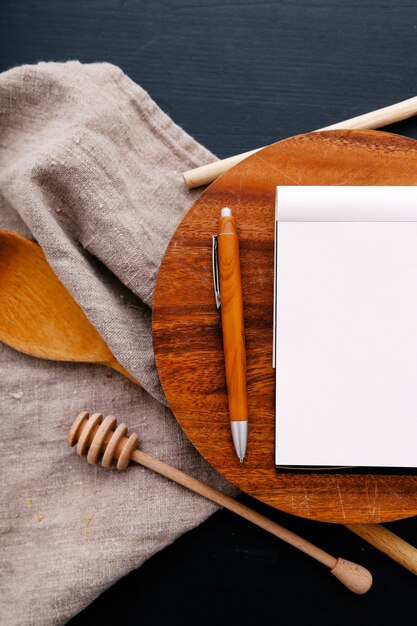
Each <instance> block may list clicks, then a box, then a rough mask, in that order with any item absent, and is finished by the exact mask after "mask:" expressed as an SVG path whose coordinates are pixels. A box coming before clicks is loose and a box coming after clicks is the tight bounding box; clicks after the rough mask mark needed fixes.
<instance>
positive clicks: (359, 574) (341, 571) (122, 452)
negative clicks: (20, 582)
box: [67, 411, 372, 594]
mask: <svg viewBox="0 0 417 626" xmlns="http://www.w3.org/2000/svg"><path fill="white" fill-rule="evenodd" d="M116 424H117V420H116V418H115V417H113V416H112V415H108V416H107V417H105V418H104V419H103V415H102V414H101V413H94V414H93V415H91V417H89V413H88V412H87V411H83V412H82V413H80V414H79V415H78V417H77V418H76V419H75V421H74V423H73V425H72V427H71V430H70V432H69V434H68V438H67V441H68V445H69V446H75V445H76V450H77V452H78V454H79V455H80V456H84V455H85V454H86V455H87V461H88V463H90V464H92V465H95V464H98V463H99V462H100V457H101V465H102V466H103V467H111V465H112V463H113V461H114V460H115V461H117V469H120V470H124V469H126V468H127V466H128V465H129V461H130V460H133V461H135V463H138V464H139V465H143V466H144V467H147V468H148V469H151V470H153V471H154V472H156V473H158V474H161V476H165V478H169V479H170V480H172V481H174V482H176V483H178V484H179V485H182V486H183V487H186V488H187V489H190V490H191V491H194V492H195V493H198V494H199V495H201V496H203V497H205V498H207V499H208V500H211V501H212V502H215V503H216V504H219V505H220V506H222V507H224V508H226V509H229V511H233V513H236V514H237V515H240V516H241V517H243V518H245V519H247V520H248V521H250V522H253V523H254V524H256V525H257V526H260V527H261V528H263V529H264V530H266V531H267V532H269V533H271V534H272V535H275V537H278V538H279V539H282V540H283V541H285V542H286V543H289V544H290V545H292V546H293V547H294V548H297V549H298V550H301V551H302V552H305V554H308V555H309V556H311V557H312V558H313V559H316V561H319V562H320V563H322V564H323V565H325V566H326V567H328V568H329V569H330V571H331V573H332V574H333V575H334V576H336V578H338V579H339V580H340V582H342V583H343V584H344V585H345V586H346V587H347V588H348V589H350V591H353V592H354V593H358V594H363V593H366V592H367V591H368V590H369V589H370V587H371V585H372V575H371V573H370V572H369V571H368V570H367V569H365V568H364V567H362V566H361V565H357V564H356V563H352V562H351V561H346V560H345V559H342V558H336V557H334V556H331V555H330V554H328V553H327V552H324V550H322V549H321V548H318V547H317V546H315V545H313V544H312V543H310V542H309V541H307V540H305V539H302V538H301V537H299V536H298V535H296V534H294V533H293V532H291V531H290V530H287V529H286V528H284V527H283V526H280V525H279V524H276V523H275V522H273V521H272V520H270V519H268V518H267V517H264V516H263V515H261V514H260V513H257V512H256V511H254V510H252V509H250V508H249V507H247V506H245V505H243V504H241V503H240V502H237V501H236V500H234V499H233V498H230V497H229V496H226V495H224V494H223V493H221V492H220V491H217V490H216V489H213V487H209V486H208V485H205V484H204V483H202V482H200V481H199V480H197V479H196V478H193V477H192V476H189V475H188V474H185V473H184V472H182V471H180V470H178V469H176V468H175V467H172V466H171V465H168V464H167V463H164V462H162V461H160V460H158V459H156V458H155V457H153V456H151V455H150V454H147V453H146V452H142V451H141V450H139V449H138V448H137V443H138V436H137V435H136V434H131V435H130V436H129V437H128V436H127V426H126V425H125V424H119V426H117V427H116Z"/></svg>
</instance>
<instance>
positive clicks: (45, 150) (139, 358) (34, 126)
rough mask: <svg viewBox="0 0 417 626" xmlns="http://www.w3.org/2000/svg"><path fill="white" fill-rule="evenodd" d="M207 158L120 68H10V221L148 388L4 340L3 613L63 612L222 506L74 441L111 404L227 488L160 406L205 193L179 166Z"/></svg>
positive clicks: (4, 83)
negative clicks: (183, 233)
mask: <svg viewBox="0 0 417 626" xmlns="http://www.w3.org/2000/svg"><path fill="white" fill-rule="evenodd" d="M212 160H214V157H213V155H212V154H210V153H209V152H208V151H207V150H205V149H204V148H203V147H202V146H200V145H199V144H197V143H196V142H195V141H194V140H193V139H192V138H191V137H189V136H188V135H187V134H186V133H185V132H184V131H183V130H182V129H181V128H179V127H178V126H176V125H175V124H174V123H173V122H172V120H171V119H169V118H168V117H167V116H166V115H165V114H164V113H163V112H162V111H161V110H160V109H159V108H158V107H157V105H156V104H155V103H154V102H153V101H152V100H151V98H150V97H149V96H148V95H147V93H145V92H144V91H143V90H142V89H141V88H140V87H139V86H138V85H136V84H134V83H133V82H132V81H131V80H130V79H129V78H128V77H127V76H125V75H124V74H123V72H122V71H121V70H120V69H118V68H116V67H114V66H112V65H109V64H104V63H103V64H102V63H100V64H91V65H82V64H80V63H78V62H69V63H62V64H58V63H57V64H55V63H40V64H38V65H36V66H24V67H20V68H15V69H12V70H9V71H7V72H5V73H3V74H2V75H0V202H1V204H0V228H3V229H9V230H14V231H17V232H20V233H22V234H24V235H27V236H30V237H32V238H33V239H35V240H36V241H38V242H39V244H40V245H41V246H42V248H43V250H44V251H45V253H46V255H47V258H48V260H49V263H50V264H51V266H52V267H53V269H54V270H55V272H56V274H57V275H58V277H59V278H60V279H61V281H62V282H63V283H64V284H65V285H66V287H67V288H68V289H69V291H70V292H71V293H72V295H73V296H74V298H75V299H76V300H77V302H78V303H79V304H80V305H81V307H82V308H83V309H84V311H85V313H86V315H87V317H88V318H89V319H90V320H91V322H92V323H93V324H94V326H95V327H96V328H97V329H98V331H99V332H100V334H101V335H102V336H103V337H104V339H105V340H106V342H107V343H108V345H109V346H110V349H111V350H112V352H113V353H114V354H115V356H116V357H117V359H118V360H119V361H120V362H121V363H122V364H123V365H124V366H125V367H126V368H127V369H128V370H129V371H130V372H131V373H132V374H133V375H134V376H135V377H136V378H137V379H138V380H140V381H141V382H142V383H143V385H144V388H145V391H144V390H142V389H140V388H138V387H137V386H135V385H134V384H133V383H131V382H130V381H129V380H127V379H124V378H123V377H122V376H121V375H119V374H117V373H114V372H112V371H110V370H106V369H105V368H103V367H100V366H91V365H81V364H69V363H55V362H48V361H42V360H39V359H35V358H31V357H28V356H25V355H23V354H20V353H18V352H15V351H13V350H12V349H10V348H8V347H7V346H4V345H0V373H1V379H0V401H1V405H0V407H1V408H0V411H1V421H0V445H1V450H0V459H1V461H0V462H1V510H0V518H1V546H0V558H1V561H2V564H1V566H0V593H1V605H0V615H1V617H0V620H1V623H2V624H7V625H8V626H11V625H13V624H62V623H64V622H66V621H67V620H68V619H69V618H70V617H71V616H72V615H74V614H75V613H77V612H79V611H80V610H81V609H82V608H83V607H85V606H86V605H87V604H89V603H90V602H91V601H92V600H93V599H94V598H95V597H96V596H97V595H98V594H99V593H100V592H102V591H103V590H104V589H106V588H107V587H108V586H110V585H111V584H112V583H114V582H115V581H116V580H117V579H118V578H120V577H121V576H123V575H125V574H127V573H128V572H129V571H130V570H132V569H133V568H136V567H138V566H139V565H140V564H141V563H143V561H144V560H145V559H147V558H149V557H150V556H151V555H152V554H154V553H155V552H156V551H158V550H160V549H161V548H163V547H164V546H166V545H167V544H169V543H170V542H172V541H173V540H174V539H175V538H176V537H178V536H179V535H180V534H181V533H184V532H185V531H186V530H188V529H190V528H192V527H194V526H196V525H197V524H199V523H200V522H202V521H203V520H204V519H205V518H206V517H207V516H208V515H209V514H210V513H212V512H213V511H214V510H215V508H216V507H215V506H214V505H212V504H211V503H209V502H208V501H206V500H205V499H203V498H201V497H199V496H196V495H194V494H192V493H191V492H188V491H186V490H185V489H183V488H181V487H179V486H177V485H175V484H173V483H170V482H169V481H167V480H165V479H163V478H161V477H159V476H158V475H156V474H153V473H152V472H150V471H149V470H146V469H144V468H140V467H139V466H135V467H132V468H131V469H130V470H128V471H127V472H125V473H119V472H117V470H112V471H109V470H103V469H101V468H96V467H94V468H93V467H91V466H89V465H88V464H87V463H86V461H85V460H82V459H80V458H79V457H78V456H77V455H76V454H75V453H74V451H73V450H71V449H69V448H68V447H67V445H66V435H67V431H68V428H69V426H70V424H71V423H72V421H73V419H74V418H75V416H76V415H77V414H78V412H79V411H80V410H83V409H87V410H90V411H100V412H103V413H104V414H110V413H111V414H114V415H115V416H116V417H117V418H118V420H120V421H124V422H125V423H127V424H128V425H129V428H130V430H131V431H134V432H137V433H138V434H139V438H140V445H141V448H142V449H143V450H146V451H147V452H150V453H151V454H154V455H155V456H157V457H158V458H160V459H162V460H164V461H166V462H167V463H170V464H173V465H175V466H176V467H179V468H180V469H182V470H184V471H186V472H188V473H190V474H192V475H194V476H196V477H198V478H200V479H201V480H203V481H205V482H207V483H209V484H211V485H213V486H214V487H217V488H218V489H222V490H223V491H226V492H228V493H233V488H232V487H231V486H230V485H228V484H227V483H226V482H225V481H224V480H223V479H222V478H221V477H220V476H219V475H218V474H217V473H216V472H215V471H214V470H213V469H212V468H211V467H210V466H209V465H208V464H207V463H206V462H205V461H204V460H203V459H202V458H201V457H200V456H199V455H198V454H197V452H196V451H195V450H194V449H193V448H192V446H191V445H190V444H189V443H188V441H187V439H186V437H185V436H184V435H183V433H182V431H181V430H180V428H179V426H178V425H177V423H176V421H175V419H174V417H173V415H172V413H171V412H170V410H169V408H168V407H167V406H166V401H165V399H164V396H163V393H162V390H161V387H160V384H159V381H158V375H157V372H156V368H155V362H154V358H153V351H152V337H151V306H152V294H153V289H154V285H155V280H156V277H157V273H158V268H159V265H160V262H161V259H162V256H163V253H164V250H165V248H166V246H167V244H168V242H169V239H170V237H171V236H172V234H173V232H174V230H175V227H176V225H177V224H178V222H179V220H180V219H181V217H182V215H183V214H184V213H185V211H186V210H187V209H188V208H189V207H190V206H191V204H192V203H193V202H194V200H195V199H196V194H195V192H194V193H191V192H189V191H187V190H186V187H185V184H184V182H183V179H182V176H181V172H182V171H184V170H186V169H190V168H192V167H195V166H197V165H200V164H202V163H204V162H208V161H212ZM4 314H5V313H4V311H2V309H1V298H0V315H4ZM138 611H140V609H138ZM138 618H139V614H138Z"/></svg>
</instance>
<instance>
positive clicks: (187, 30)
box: [0, 0, 417, 626]
mask: <svg viewBox="0 0 417 626" xmlns="http://www.w3.org/2000/svg"><path fill="white" fill-rule="evenodd" d="M0 23H1V26H2V34H1V38H0V70H4V69H7V68H9V67H12V66H14V65H19V64H22V63H34V62H36V61H39V60H67V59H79V60H80V61H83V62H91V61H102V60H103V61H109V62H112V63H115V64H116V65H119V66H120V67H121V68H122V69H123V70H124V71H125V72H126V73H127V74H128V75H129V76H130V77H131V78H132V79H133V80H135V81H136V82H138V83H139V84H140V85H141V86H142V87H144V88H145V89H147V90H148V91H149V93H150V94H151V96H152V97H153V98H154V99H155V100H156V102H157V103H158V104H159V105H160V106H161V107H162V108H163V109H164V110H165V111H166V112H167V113H168V114H169V115H171V116H172V117H173V119H174V120H175V121H176V122H177V123H179V124H180V125H181V126H182V127H183V128H185V129H186V130H187V131H188V132H189V133H191V134H192V135H193V136H194V137H195V138H196V139H198V140H199V141H200V142H202V143H203V144H205V145H206V146H207V147H208V148H210V149H211V150H212V151H213V152H215V153H216V154H217V155H218V156H221V157H222V156H223V157H225V156H230V155H232V154H236V153H239V152H243V151H245V150H249V149H251V148H255V147H258V146H262V145H266V144H269V143H271V142H273V141H276V140H278V139H281V138H284V137H288V136H290V135H294V134H298V133H301V132H306V131H309V130H312V129H315V128H320V127H322V126H325V125H327V124H331V123H333V122H337V121H340V120H343V119H346V118H349V117H352V116H354V115H358V114H360V113H364V112H366V111H369V110H372V109H376V108H379V107H382V106H385V105H388V104H391V103H393V102H396V101H399V100H402V99H405V98H408V97H411V96H414V95H417V80H416V76H417V71H416V70H417V67H416V66H417V5H416V4H415V3H414V2H410V1H409V0H408V1H406V0H385V1H384V2H382V0H355V1H353V0H332V1H330V0H328V1H326V0H304V1H302V0H285V1H284V0H276V1H273V0H269V1H268V0H252V1H250V2H249V1H248V0H234V1H233V2H228V1H227V0H225V1H224V2H218V1H212V0H205V1H204V2H202V1H201V0H179V1H176V0H164V1H159V0H125V1H123V0H119V1H116V0H71V2H64V1H61V2H59V1H58V0H2V2H1V3H0ZM387 130H392V131H394V132H398V133H400V134H404V135H407V136H410V137H414V138H417V119H413V120H409V121H407V122H403V123H401V124H398V125H395V126H392V127H390V128H389V129H387ZM242 501H244V502H245V503H248V504H250V505H251V506H253V507H254V508H256V509H257V510H259V511H261V512H262V513H265V514H267V515H269V516H270V517H272V518H273V519H275V520H276V521H278V522H280V523H282V524H283V525H285V526H287V527H289V528H291V529H292V530H294V531H296V532H299V533H300V534H302V535H303V536H304V537H306V538H308V539H310V540H311V541H313V542H316V543H317V544H318V545H320V546H321V547H323V548H324V549H326V550H328V551H329V552H331V553H334V554H343V556H346V557H347V558H350V559H352V560H356V561H358V562H360V563H362V564H363V565H365V566H367V567H368V568H369V569H370V570H371V571H372V572H373V574H374V580H375V582H374V587H373V589H372V590H371V592H370V593H369V594H368V595H366V596H363V597H355V596H353V595H351V594H349V592H347V591H345V590H344V589H343V588H342V587H341V586H340V585H339V584H338V583H337V582H336V581H335V580H333V578H332V577H331V576H329V574H328V573H327V572H326V571H325V570H324V569H322V568H321V567H320V566H319V565H318V564H317V563H315V562H313V561H312V560H310V559H308V558H307V557H305V556H304V555H302V554H300V553H298V552H296V551H295V550H293V549H292V548H290V547H289V546H287V545H284V544H282V543H280V542H279V541H278V540H274V539H273V538H272V537H269V536H267V535H266V534H265V533H263V532H262V531H261V530H258V529H256V528H254V527H252V526H251V525H250V524H249V523H247V522H245V521H243V520H241V519H238V518H236V517H234V516H233V515H232V514H231V513H228V512H226V511H221V512H219V513H217V514H215V515H214V516H213V517H211V518H210V519H209V520H208V521H207V522H205V523H204V524H203V525H202V526H200V527H199V528H197V529H196V530H194V531H192V532H190V533H188V534H187V535H185V536H183V537H182V538H181V539H179V540H178V541H177V542H175V543H174V544H173V545H172V546H170V547H168V548H166V549H165V550H163V551H162V552H160V553H159V554H157V555H156V556H154V557H153V558H152V559H150V560H149V561H148V562H147V563H146V564H145V565H144V566H143V567H142V568H140V569H139V570H137V571H136V572H132V573H131V574H130V575H129V576H127V577H126V578H125V579H123V580H121V581H119V582H118V583H117V584H116V585H114V587H112V588H111V589H109V590H108V591H107V592H105V593H104V594H103V595H102V596H101V597H100V598H98V599H97V600H96V601H95V602H94V603H93V604H92V605H91V606H90V607H88V608H87V609H86V610H85V611H83V612H82V613H81V614H79V615H78V616H77V617H75V618H74V619H73V620H71V622H70V623H71V624H72V625H73V626H81V625H83V624H93V623H98V620H100V623H101V624H114V623H125V624H141V626H146V625H149V626H151V625H152V626H159V624H164V623H169V624H170V626H187V625H190V626H191V625H192V626H205V625H211V624H227V625H229V624H236V625H237V624H239V625H241V626H246V625H254V626H259V625H260V624H262V625H265V626H266V625H268V624H271V625H274V626H275V625H276V624H280V623H281V624H285V626H287V625H293V624H294V625H300V626H301V625H304V624H317V625H320V626H326V625H329V626H330V625H332V626H333V625H335V624H337V625H338V626H343V625H345V624H346V625H348V624H349V625H351V624H352V623H355V624H364V625H365V624H366V625H367V626H373V625H375V626H379V625H381V624H385V623H395V624H396V625H413V626H414V624H415V623H416V622H417V599H416V598H417V594H416V589H417V579H416V578H415V577H414V576H413V575H412V574H410V573H408V572H406V571H405V570H403V569H402V568H401V567H400V566H399V565H397V564H395V563H394V562H392V561H390V560H389V559H388V558H386V557H385V556H383V555H382V554H380V553H379V552H377V551H376V550H374V549H373V548H371V547H370V546H368V545H367V544H365V543H363V542H362V541H361V540H360V539H359V538H356V537H355V536H353V535H351V534H350V533H349V532H348V531H347V530H346V529H344V528H342V527H339V526H335V525H327V524H323V523H318V522H309V521H306V520H302V519H300V518H295V517H291V516H289V515H286V514H284V513H281V512H279V511H276V510H274V509H270V508H268V507H266V506H265V505H261V504H260V503H259V502H257V501H253V500H251V499H250V498H248V497H246V496H243V497H242ZM389 527H390V528H392V529H393V530H394V531H395V532H397V533H398V534H399V535H401V536H402V537H403V538H405V539H407V540H408V541H410V542H411V543H417V539H416V536H417V520H416V519H410V520H405V521H402V522H396V523H393V524H389Z"/></svg>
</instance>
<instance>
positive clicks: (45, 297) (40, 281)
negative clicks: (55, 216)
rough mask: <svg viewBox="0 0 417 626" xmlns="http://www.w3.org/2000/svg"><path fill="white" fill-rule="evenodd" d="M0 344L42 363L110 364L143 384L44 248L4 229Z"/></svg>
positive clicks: (0, 257) (1, 234)
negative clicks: (112, 347)
mask: <svg viewBox="0 0 417 626" xmlns="http://www.w3.org/2000/svg"><path fill="white" fill-rule="evenodd" d="M0 302H1V306H0V341H2V342H4V343H6V344H7V345H9V346H11V347H12V348H14V349H15V350H19V351H20V352H25V353H26V354H29V355H31V356H36V357H39V358H41V359H51V360H56V361H72V362H81V363H96V364H99V365H105V366H106V367H111V368H112V369H114V370H116V371H117V372H120V373H121V374H123V375H124V376H126V377H127V378H129V379H130V380H131V381H133V382H134V383H136V384H137V385H140V383H139V382H138V381H137V380H136V379H135V378H133V376H132V375H131V374H129V372H128V371H127V370H126V369H125V368H124V367H123V366H122V365H120V363H119V362H118V361H117V359H116V357H115V356H114V355H113V354H112V353H111V351H110V350H109V348H108V346H107V344H106V343H105V342H104V340H103V339H102V337H100V335H99V334H98V332H97V331H96V329H95V328H94V326H93V325H92V324H91V323H90V322H89V320H88V319H87V317H86V316H85V314H84V312H83V311H82V309H81V308H80V307H79V306H78V304H77V303H76V302H75V300H74V299H73V297H72V296H71V294H70V293H69V292H68V291H67V290H66V288H65V287H64V285H63V284H62V283H61V282H60V281H59V280H58V278H57V277H56V276H55V274H54V272H53V271H52V269H51V267H50V265H49V264H48V262H47V260H46V258H45V255H44V253H43V251H42V249H41V248H40V247H39V246H38V245H37V244H35V243H33V242H32V241H30V240H29V239H27V238H26V237H22V235H18V234H17V233H12V232H9V231H5V230H0Z"/></svg>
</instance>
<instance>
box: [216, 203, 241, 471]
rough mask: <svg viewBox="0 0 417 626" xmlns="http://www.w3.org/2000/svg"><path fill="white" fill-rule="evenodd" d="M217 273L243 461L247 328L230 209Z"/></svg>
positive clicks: (223, 220)
mask: <svg viewBox="0 0 417 626" xmlns="http://www.w3.org/2000/svg"><path fill="white" fill-rule="evenodd" d="M213 276H214V287H215V294H216V304H217V307H218V308H220V307H221V316H222V330H223V348H224V362H225V369H226V384H227V398H228V404H229V416H230V427H231V430H232V438H233V444H234V446H235V450H236V454H237V456H238V458H239V460H240V462H241V463H242V462H243V460H244V458H245V455H246V446H247V440H248V399H247V390H246V352H245V330H244V322H243V297H242V280H241V276H240V258H239V240H238V235H237V227H236V219H235V218H234V217H233V215H232V211H231V209H229V208H223V209H221V211H220V218H219V227H218V235H217V237H213Z"/></svg>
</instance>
